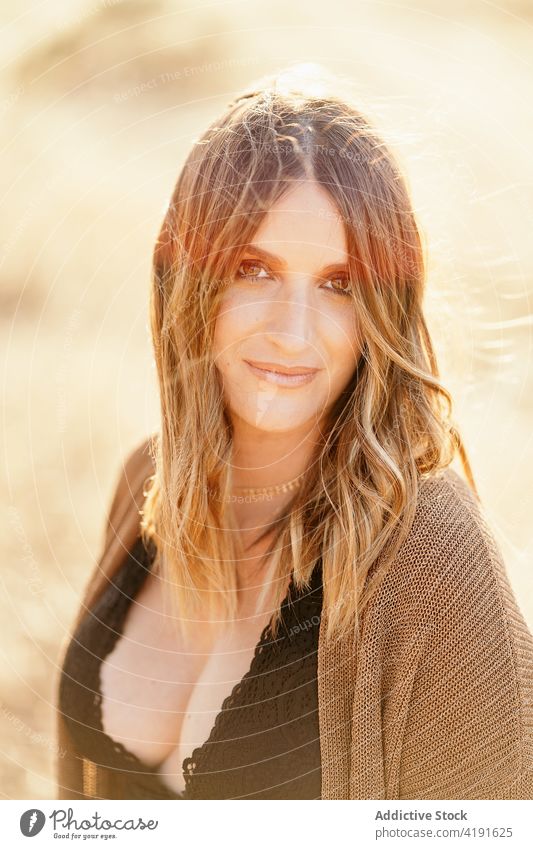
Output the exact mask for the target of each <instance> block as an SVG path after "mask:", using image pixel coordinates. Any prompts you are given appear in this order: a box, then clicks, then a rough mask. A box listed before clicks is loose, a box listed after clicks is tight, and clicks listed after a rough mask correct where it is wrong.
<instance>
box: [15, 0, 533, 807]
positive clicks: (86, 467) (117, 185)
mask: <svg viewBox="0 0 533 849" xmlns="http://www.w3.org/2000/svg"><path fill="white" fill-rule="evenodd" d="M187 8H188V11H184V10H186V9H187ZM191 8H192V9H193V11H191ZM0 13H1V20H2V26H1V28H0V29H1V32H0V39H1V44H2V66H3V71H2V76H1V78H0V79H1V82H0V86H1V91H0V114H1V117H2V126H3V132H2V138H1V175H2V176H1V179H2V185H1V195H2V203H1V206H0V215H1V228H0V327H1V333H0V345H1V350H2V363H3V378H2V425H3V428H2V454H3V457H2V460H3V462H2V472H1V474H2V479H1V491H2V496H3V502H4V506H3V510H2V521H3V524H2V537H1V540H2V553H1V557H2V563H3V568H2V593H1V610H0V622H1V628H2V655H3V663H2V665H1V672H0V674H1V681H0V688H1V711H0V738H1V752H2V758H1V765H0V794H1V797H2V798H4V799H39V798H42V799H47V798H48V799H49V798H53V796H54V782H53V760H54V749H55V741H54V728H53V698H54V683H55V676H56V671H57V659H58V651H59V646H60V643H61V641H62V640H63V638H64V636H65V634H66V632H67V631H68V629H69V627H70V624H71V621H72V617H73V615H74V611H75V608H76V604H77V599H78V596H79V592H80V589H81V587H82V586H83V584H84V583H85V580H86V578H87V575H88V574H89V572H90V570H91V569H92V566H93V564H94V561H95V557H96V556H97V554H98V551H99V546H100V542H101V533H102V528H103V518H104V512H105V509H106V507H107V504H108V500H109V498H110V495H111V490H112V486H113V483H114V480H115V477H116V474H117V471H118V464H119V461H120V458H121V456H122V455H123V454H124V453H125V452H126V451H128V450H129V449H130V448H131V447H132V446H133V445H134V444H135V443H136V442H137V441H138V440H140V439H141V438H142V437H143V436H144V435H145V434H146V433H149V432H151V431H152V430H154V429H156V428H157V426H158V422H157V416H158V400H157V387H156V381H155V370H154V366H153V361H152V352H151V344H150V338H149V331H148V313H147V302H148V287H149V277H150V259H151V251H152V246H153V242H154V239H155V235H156V231H157V228H158V226H159V224H160V221H161V219H162V215H163V209H164V206H165V204H166V202H167V199H168V196H169V194H170V192H171V189H172V187H173V184H174V181H175V179H176V177H177V174H178V172H179V168H180V165H181V163H182V162H183V158H184V156H185V155H186V153H187V151H188V149H189V147H190V145H191V144H192V142H193V140H194V138H195V137H196V135H197V134H198V133H199V132H200V131H201V130H202V129H203V128H204V126H206V124H207V123H208V121H210V120H211V119H212V118H214V117H215V116H216V115H217V114H218V113H219V112H220V111H221V110H222V109H223V108H224V106H225V104H226V103H227V102H228V101H229V100H230V99H231V97H232V96H233V95H234V93H235V91H236V90H237V89H239V88H240V87H241V86H242V85H244V84H246V83H247V82H248V81H251V80H253V79H255V78H257V77H258V76H260V75H261V74H263V73H265V72H268V71H271V70H274V69H276V68H278V67H282V66H285V65H286V64H288V63H290V62H293V61H296V60H298V61H308V62H320V63H322V64H324V65H325V66H326V67H327V68H329V69H330V70H332V71H333V72H337V73H338V74H340V75H341V76H342V77H343V78H345V79H346V80H347V81H349V82H350V83H351V86H352V90H353V92H354V95H355V96H356V97H357V98H358V100H359V102H360V105H361V108H363V109H366V110H367V111H369V112H371V113H372V115H373V117H374V118H375V120H376V122H377V123H378V124H379V126H380V128H381V129H382V131H383V133H384V134H385V136H386V138H387V139H388V140H389V141H390V142H391V144H392V145H393V146H394V147H395V149H396V150H397V152H398V155H399V156H400V158H401V160H402V162H403V163H404V166H405V170H406V172H407V175H408V180H409V185H410V187H411V191H412V193H413V198H414V202H415V205H416V208H417V211H418V214H419V218H420V221H421V224H422V227H423V230H424V233H425V236H426V238H427V243H428V248H429V257H430V268H429V280H428V289H427V298H426V309H427V315H428V320H429V323H430V327H431V330H432V332H433V335H434V339H435V344H436V347H437V351H438V355H439V361H440V367H441V372H442V378H443V380H444V382H445V383H446V384H447V386H448V387H449V388H450V389H451V391H452V393H453V395H454V398H455V417H456V420H457V422H458V424H459V425H460V427H461V429H462V432H463V435H464V438H465V441H466V445H467V448H468V451H469V453H470V457H471V461H472V466H473V470H474V474H475V477H476V480H477V482H478V487H479V490H480V493H481V495H482V499H483V502H484V505H485V510H486V513H487V515H488V518H489V520H490V522H491V523H492V527H493V528H494V531H495V534H496V536H497V538H498V541H499V543H500V545H501V548H502V551H503V552H504V556H505V559H506V563H507V567H508V572H509V576H510V578H511V582H512V585H513V588H514V590H515V593H516V595H517V597H518V599H519V602H520V605H521V607H522V610H523V612H524V615H525V617H526V619H527V621H528V623H529V625H530V627H531V628H533V592H532V590H533V578H532V570H531V566H532V562H533V523H532V522H531V516H532V515H533V491H532V486H531V478H532V472H533V441H532V424H533V371H532V367H531V359H532V358H531V353H532V344H533V332H532V331H533V307H532V298H533V240H532V238H531V223H532V211H533V166H532V164H531V150H532V149H533V114H532V109H531V86H532V78H531V61H530V57H531V49H532V46H533V5H532V4H531V3H527V2H502V3H499V4H498V3H494V4H488V3H483V2H479V3H478V2H472V3H468V4H463V3H459V2H453V0H452V2H450V0H448V2H443V0H442V2H441V0H432V2H431V1H430V2H414V0H412V2H410V3H409V4H408V5H403V4H397V5H395V4H393V3H388V4H381V3H375V4H372V3H366V2H358V0H351V2H343V1H342V0H332V1H331V2H329V3H327V4H323V3H318V2H314V0H307V2H301V0H295V2H293V3H286V2H280V0H274V1H273V2H268V3H266V2H265V3H262V2H255V0H251V2H247V3H236V2H229V3H209V4H208V3H207V2H198V3H194V4H190V3H189V4H185V3H181V2H149V3H148V2H146V3H144V2H126V0H124V2H119V0H117V1H116V2H112V0H108V2H97V0H86V2H81V0H78V2H72V0H70V2H58V1H57V0H52V2H51V3H48V4H43V3H35V2H34V3H30V2H28V0H26V2H21V3H17V4H12V3H8V2H6V0H3V2H1V3H0Z"/></svg>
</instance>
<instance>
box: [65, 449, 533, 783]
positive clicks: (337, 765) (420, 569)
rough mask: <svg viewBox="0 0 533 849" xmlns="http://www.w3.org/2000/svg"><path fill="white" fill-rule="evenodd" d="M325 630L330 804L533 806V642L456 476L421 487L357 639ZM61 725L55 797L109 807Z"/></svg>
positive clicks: (122, 535)
mask: <svg viewBox="0 0 533 849" xmlns="http://www.w3.org/2000/svg"><path fill="white" fill-rule="evenodd" d="M150 442H151V438H150V439H147V440H145V441H143V443H142V444H141V445H139V446H138V447H137V448H136V449H135V450H134V451H133V452H131V453H130V454H129V456H128V457H127V458H126V460H125V462H124V463H123V469H122V470H121V472H120V475H119V478H118V481H117V485H116V488H115V491H114V496H113V499H112V503H111V507H110V510H109V512H108V517H107V525H106V529H105V535H104V543H103V548H102V551H101V554H100V557H99V558H98V562H97V564H96V567H95V568H94V570H93V572H92V575H91V577H90V580H89V582H88V584H87V586H86V589H85V593H84V598H83V602H82V604H81V606H80V608H79V610H78V614H77V617H76V621H75V623H74V625H73V629H72V633H73V632H74V629H75V628H76V625H77V624H78V622H79V621H80V619H81V616H82V615H83V613H84V612H85V610H86V609H87V608H90V606H91V604H92V603H94V601H95V599H96V598H97V597H98V596H99V594H100V592H101V591H102V590H103V588H104V585H105V583H106V580H107V578H109V577H110V576H112V575H113V574H114V573H115V571H116V570H117V568H118V567H119V566H120V563H121V562H122V559H123V558H124V556H125V554H126V552H127V551H128V550H129V548H130V547H131V546H132V544H133V542H134V540H135V538H136V536H137V535H138V533H139V521H140V517H139V510H140V509H141V507H142V504H143V501H144V495H143V490H144V489H145V486H146V484H147V482H148V478H149V477H150V476H151V475H152V474H153V471H154V469H153V460H152V455H151V451H150V448H151V446H150ZM325 625H326V614H325V610H324V611H323V615H322V618H321V623H320V629H319V648H318V704H319V727H320V750H321V763H322V798H323V799H531V798H533V792H532V791H533V637H532V635H531V633H530V631H529V629H528V627H527V625H526V622H525V620H524V617H523V614H522V612H521V610H520V608H519V606H518V604H517V601H516V598H515V595H514V593H513V591H512V589H511V586H510V583H509V579H508V576H507V572H506V567H505V564H504V562H503V559H502V555H501V552H500V549H499V547H498V545H497V543H496V542H495V538H494V536H493V534H492V531H491V529H490V527H489V526H488V524H487V521H486V519H485V516H484V514H483V508H482V506H481V504H480V502H479V501H478V499H477V497H476V496H475V494H474V493H473V492H472V490H471V489H470V487H469V486H468V484H467V483H465V482H464V481H463V479H462V478H461V477H460V476H459V475H458V474H457V473H456V472H455V471H453V470H452V469H451V468H449V467H448V468H447V469H444V470H441V471H440V472H439V473H437V474H435V475H433V476H430V477H426V478H422V479H421V481H420V486H419V491H418V499H417V506H416V514H415V520H414V522H413V525H412V528H411V530H410V532H409V535H408V537H407V538H406V540H405V541H404V543H403V544H402V546H401V548H400V550H399V552H398V554H397V555H396V557H395V559H394V561H393V562H392V564H391V566H390V567H389V568H388V571H387V574H386V577H385V579H384V581H383V583H382V584H381V586H380V587H379V589H378V590H377V592H376V593H375V594H374V596H373V597H372V598H371V599H370V601H369V603H368V606H367V608H366V609H365V610H364V612H363V615H362V617H361V623H360V627H359V629H358V631H357V634H354V635H353V636H352V635H350V637H349V638H348V639H343V640H338V639H337V640H330V641H327V640H326V639H325ZM70 639H72V637H71V635H69V636H68V638H67V639H66V640H64V642H63V646H62V650H61V659H60V662H59V664H58V667H59V670H61V667H62V661H63V659H64V655H65V652H66V650H67V647H68V643H69V641H70ZM58 684H59V682H57V685H56V707H57V705H58V698H57V693H58ZM56 716H57V736H58V739H57V742H58V756H57V758H56V774H57V798H59V799H90V798H97V799H104V798H113V795H111V791H110V787H111V786H112V782H114V781H116V780H117V778H116V776H113V774H112V773H110V772H107V771H106V770H105V769H104V768H103V767H101V766H99V765H97V764H95V763H93V762H92V761H89V760H88V759H87V758H83V757H81V756H80V754H79V753H78V752H77V751H76V748H75V746H74V743H73V741H72V739H71V738H70V736H69V733H68V730H67V727H66V724H65V722H64V719H63V717H62V715H61V712H60V710H59V708H57V710H56ZM110 782H111V784H110ZM115 790H116V785H115ZM118 798H120V796H118Z"/></svg>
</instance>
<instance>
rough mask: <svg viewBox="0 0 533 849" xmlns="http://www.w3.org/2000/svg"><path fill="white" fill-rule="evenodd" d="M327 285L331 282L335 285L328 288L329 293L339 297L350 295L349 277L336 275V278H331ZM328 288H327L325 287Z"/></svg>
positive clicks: (350, 284)
mask: <svg viewBox="0 0 533 849" xmlns="http://www.w3.org/2000/svg"><path fill="white" fill-rule="evenodd" d="M327 282H328V283H330V282H333V283H335V284H336V285H335V286H333V287H332V288H330V291H331V292H336V293H337V294H339V295H345V296H348V297H349V296H350V295H351V294H352V283H351V280H350V279H349V277H346V276H345V275H343V274H339V275H337V277H331V278H330V279H329V280H328V281H327ZM326 288H328V287H326Z"/></svg>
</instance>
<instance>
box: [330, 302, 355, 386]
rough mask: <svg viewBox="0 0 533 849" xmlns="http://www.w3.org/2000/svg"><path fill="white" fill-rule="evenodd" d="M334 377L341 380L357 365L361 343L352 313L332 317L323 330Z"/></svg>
mask: <svg viewBox="0 0 533 849" xmlns="http://www.w3.org/2000/svg"><path fill="white" fill-rule="evenodd" d="M323 333H324V337H325V339H326V345H327V352H328V361H329V367H330V369H331V370H332V376H333V375H338V376H339V378H340V379H342V378H343V377H345V376H346V375H347V374H351V373H352V371H353V369H354V368H355V366H356V364H357V360H358V358H359V353H360V342H359V335H358V329H357V322H356V319H355V315H354V313H353V312H352V311H348V312H346V313H338V314H337V315H335V316H330V317H329V320H328V321H327V322H326V323H325V325H324V329H323Z"/></svg>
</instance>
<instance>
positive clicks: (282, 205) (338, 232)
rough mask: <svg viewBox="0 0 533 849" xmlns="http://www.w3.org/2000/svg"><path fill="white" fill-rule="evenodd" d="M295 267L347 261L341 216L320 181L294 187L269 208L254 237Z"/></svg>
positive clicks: (306, 268) (288, 264) (267, 249)
mask: <svg viewBox="0 0 533 849" xmlns="http://www.w3.org/2000/svg"><path fill="white" fill-rule="evenodd" d="M251 241H252V242H253V244H254V245H257V246H258V247H260V248H263V249H264V250H265V251H268V252H269V253H271V254H275V255H276V256H277V257H279V259H280V260H281V261H282V264H284V265H286V266H287V267H288V268H293V269H294V270H300V271H304V270H317V269H320V268H322V267H324V266H327V265H332V264H337V263H338V264H345V263H347V262H348V253H347V245H346V235H345V230H344V225H343V223H342V219H341V216H340V214H339V211H338V209H337V207H336V206H335V203H334V201H333V199H332V198H331V196H330V195H329V193H328V192H327V191H326V189H324V188H323V187H322V186H321V185H320V184H319V183H316V182H314V181H307V180H306V181H302V182H300V183H297V184H296V185H295V186H293V187H291V188H290V189H289V190H288V191H287V192H286V193H285V194H284V195H283V197H281V198H280V199H279V200H278V201H277V202H276V203H275V204H274V205H273V206H272V207H271V208H270V209H269V211H268V213H267V215H266V216H265V218H264V219H263V221H262V222H261V224H260V226H259V227H258V229H257V231H256V232H255V234H254V236H253V239H252V240H251Z"/></svg>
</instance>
